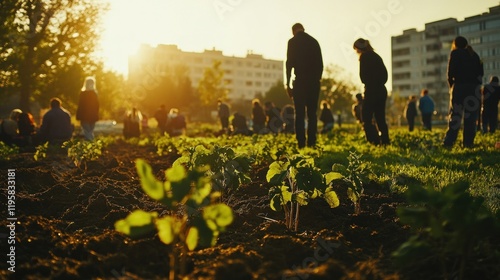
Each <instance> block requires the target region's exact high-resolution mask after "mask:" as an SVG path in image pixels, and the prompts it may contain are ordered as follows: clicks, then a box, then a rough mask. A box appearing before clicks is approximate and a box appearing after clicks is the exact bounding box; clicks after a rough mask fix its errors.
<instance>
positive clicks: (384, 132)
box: [286, 23, 500, 148]
mask: <svg viewBox="0 0 500 280" xmlns="http://www.w3.org/2000/svg"><path fill="white" fill-rule="evenodd" d="M292 34H293V37H292V38H291V39H290V40H289V41H288V49H287V60H286V87H287V92H288V95H289V96H290V98H291V99H292V100H293V102H294V105H295V128H296V129H295V134H296V139H297V142H298V146H299V148H302V147H305V146H306V145H307V146H314V145H315V144H316V135H317V118H316V111H317V106H318V98H319V92H320V80H321V75H322V71H323V62H322V55H321V48H320V46H319V43H318V41H317V40H316V39H314V38H313V37H312V36H310V35H309V34H307V33H306V32H305V29H304V27H303V26H302V24H300V23H296V24H294V25H293V26H292ZM353 49H354V50H355V51H356V53H357V54H358V56H359V77H360V79H361V82H362V83H363V84H364V94H363V95H364V97H363V96H359V95H358V96H356V97H357V99H358V102H357V104H355V105H354V106H353V114H354V115H355V116H356V118H357V119H358V121H359V122H360V123H361V124H362V126H363V129H364V133H365V136H366V139H367V141H368V142H370V143H372V144H374V145H388V144H390V137H389V129H388V126H387V122H386V117H385V108H386V101H387V89H386V87H385V83H386V82H387V80H388V73H387V68H386V67H385V64H384V62H383V60H382V58H381V57H380V56H379V55H378V54H377V53H376V52H375V51H374V49H373V47H372V46H371V44H370V42H369V41H368V40H366V39H363V38H359V39H357V40H356V41H355V42H354V44H353ZM292 70H293V73H294V76H295V78H294V79H292ZM447 75H448V85H449V88H450V112H449V121H448V129H447V131H446V135H445V137H444V139H443V145H444V146H445V147H451V146H453V144H454V143H455V141H456V139H457V136H458V132H459V130H460V127H461V122H462V119H463V122H464V131H463V146H464V147H472V146H473V143H474V137H475V134H476V130H477V120H478V118H479V116H480V114H479V113H480V111H481V109H482V112H481V120H482V124H483V125H482V126H483V131H484V132H486V131H489V132H494V131H495V129H496V127H497V125H498V120H497V118H498V99H499V97H498V96H499V94H500V93H499V92H498V78H497V77H493V78H492V79H491V81H490V83H489V84H488V85H486V86H484V87H481V84H482V77H483V75H484V70H483V65H482V62H481V60H480V58H479V55H478V54H477V53H476V52H474V50H473V49H472V47H471V46H470V45H469V44H468V42H467V39H465V38H464V37H462V36H457V37H456V38H455V39H454V40H453V43H452V50H451V52H450V57H449V61H448V71H447ZM418 108H419V109H420V111H421V114H422V123H423V125H424V127H425V128H426V129H428V130H431V128H432V125H431V119H432V114H433V112H434V102H433V101H432V99H431V98H430V97H429V96H428V91H427V90H423V91H422V97H421V98H420V102H419V107H418ZM416 113H417V106H416V97H412V98H411V100H410V103H409V106H408V107H407V109H406V114H407V116H408V119H409V126H410V130H413V128H414V118H415V116H416ZM306 117H307V121H308V126H307V132H306V129H305V119H306ZM306 134H307V135H306Z"/></svg>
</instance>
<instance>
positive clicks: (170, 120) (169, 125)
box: [123, 104, 187, 139]
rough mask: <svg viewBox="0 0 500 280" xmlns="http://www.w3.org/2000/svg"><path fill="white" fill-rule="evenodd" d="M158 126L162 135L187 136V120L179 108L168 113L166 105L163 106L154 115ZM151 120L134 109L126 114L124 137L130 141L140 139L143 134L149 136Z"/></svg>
mask: <svg viewBox="0 0 500 280" xmlns="http://www.w3.org/2000/svg"><path fill="white" fill-rule="evenodd" d="M153 117H154V119H155V120H156V122H157V124H158V126H157V128H158V132H159V133H160V134H162V135H165V134H167V135H169V136H172V137H173V136H179V135H183V134H185V130H186V126H187V124H186V118H185V116H184V115H183V114H181V113H180V112H179V109H177V108H171V109H170V110H169V111H167V109H166V107H165V104H161V105H160V107H159V108H158V109H157V110H156V112H155V113H154V115H153ZM148 122H149V119H148V118H147V116H146V115H145V114H144V113H142V112H141V111H139V110H138V109H137V108H135V107H134V108H132V110H130V111H128V112H127V113H126V114H125V118H124V119H123V136H124V137H125V138H126V139H128V138H132V137H139V136H140V135H141V133H145V134H147V133H148V132H147V131H148V129H149V124H148Z"/></svg>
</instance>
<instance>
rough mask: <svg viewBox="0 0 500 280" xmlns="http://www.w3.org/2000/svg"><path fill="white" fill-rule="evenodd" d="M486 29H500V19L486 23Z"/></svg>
mask: <svg viewBox="0 0 500 280" xmlns="http://www.w3.org/2000/svg"><path fill="white" fill-rule="evenodd" d="M485 26H486V29H495V28H500V19H494V20H488V21H486V23H485Z"/></svg>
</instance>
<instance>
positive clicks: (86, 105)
mask: <svg viewBox="0 0 500 280" xmlns="http://www.w3.org/2000/svg"><path fill="white" fill-rule="evenodd" d="M76 119H77V120H79V121H82V122H88V123H95V122H97V121H98V120H99V100H98V98H97V93H96V92H95V91H92V90H88V91H82V92H81V93H80V100H79V102H78V109H77V111H76Z"/></svg>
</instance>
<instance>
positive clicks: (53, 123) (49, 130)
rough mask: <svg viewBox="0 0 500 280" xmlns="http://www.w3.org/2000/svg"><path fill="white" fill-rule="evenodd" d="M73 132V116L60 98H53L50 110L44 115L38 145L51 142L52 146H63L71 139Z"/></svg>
mask: <svg viewBox="0 0 500 280" xmlns="http://www.w3.org/2000/svg"><path fill="white" fill-rule="evenodd" d="M73 130H74V126H73V124H72V123H71V114H70V113H69V112H68V110H66V109H64V108H63V107H62V106H61V100H60V99H59V98H52V99H51V100H50V110H49V111H47V113H45V115H43V119H42V125H41V126H40V133H39V134H38V136H39V137H38V143H39V144H43V143H45V142H49V144H51V145H61V144H62V143H63V142H65V141H68V140H70V139H71V137H72V135H73Z"/></svg>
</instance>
